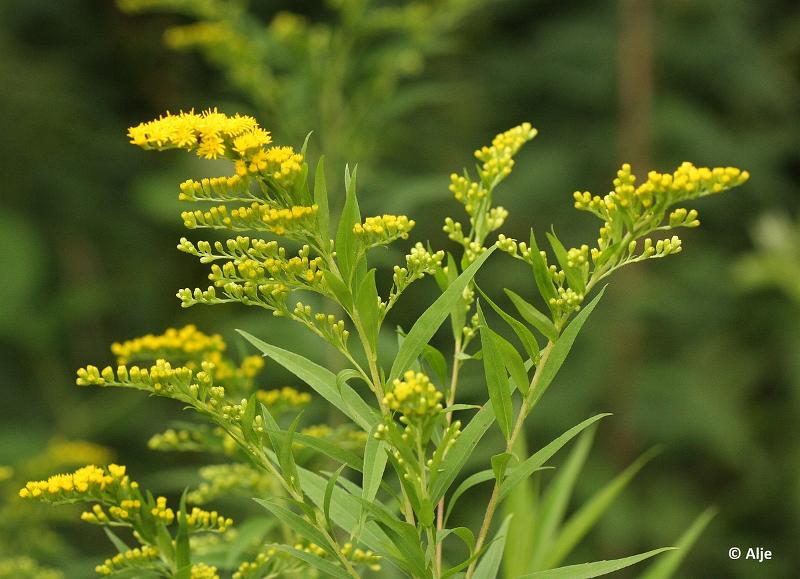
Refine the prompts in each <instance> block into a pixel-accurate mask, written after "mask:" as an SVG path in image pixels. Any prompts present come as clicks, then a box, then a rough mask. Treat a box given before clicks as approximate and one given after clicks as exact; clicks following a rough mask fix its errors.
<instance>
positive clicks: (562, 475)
mask: <svg viewBox="0 0 800 579" xmlns="http://www.w3.org/2000/svg"><path fill="white" fill-rule="evenodd" d="M596 429H597V425H596V424H593V425H592V426H590V427H589V428H587V429H586V430H584V431H583V433H582V434H581V436H580V438H579V439H578V442H577V443H576V444H575V446H574V447H573V449H572V450H571V451H570V453H569V456H568V457H567V460H566V461H565V462H564V465H563V466H562V467H561V468H559V469H558V472H557V474H556V476H555V477H554V478H553V482H551V483H550V485H549V486H548V487H547V492H546V493H545V495H544V498H543V499H542V504H541V508H540V511H539V516H538V518H537V524H536V527H535V533H534V536H535V540H534V542H533V543H534V548H533V550H532V552H531V553H532V554H531V556H530V559H529V561H530V567H529V569H540V568H541V567H542V562H543V561H544V559H545V557H546V556H547V553H548V552H549V551H550V548H551V547H552V544H553V541H554V539H555V536H556V532H557V530H558V527H559V525H561V522H562V521H563V520H564V513H565V512H566V510H567V506H568V505H569V499H570V497H571V496H572V491H573V489H574V487H575V482H576V481H577V480H578V475H579V474H580V472H581V469H582V468H583V465H584V463H585V462H586V457H587V456H588V455H589V449H590V448H591V447H592V441H593V440H594V433H595V430H596Z"/></svg>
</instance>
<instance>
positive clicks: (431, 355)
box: [422, 344, 447, 384]
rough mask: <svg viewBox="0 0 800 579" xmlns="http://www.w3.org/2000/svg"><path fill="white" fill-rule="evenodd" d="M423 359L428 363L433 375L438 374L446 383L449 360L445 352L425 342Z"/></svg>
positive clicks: (442, 381)
mask: <svg viewBox="0 0 800 579" xmlns="http://www.w3.org/2000/svg"><path fill="white" fill-rule="evenodd" d="M422 359H423V360H424V361H425V363H426V364H428V366H429V367H430V369H431V371H432V372H433V375H434V376H436V377H437V378H438V379H439V380H440V381H441V383H442V384H445V383H446V382H447V360H446V359H445V357H444V354H442V353H441V352H440V351H439V350H437V349H436V348H434V347H433V346H431V345H430V344H425V347H424V348H423V349H422Z"/></svg>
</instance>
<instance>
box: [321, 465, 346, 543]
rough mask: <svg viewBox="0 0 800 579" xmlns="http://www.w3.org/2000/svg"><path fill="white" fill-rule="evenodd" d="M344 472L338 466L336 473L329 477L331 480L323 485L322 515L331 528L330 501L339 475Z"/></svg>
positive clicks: (342, 468)
mask: <svg viewBox="0 0 800 579" xmlns="http://www.w3.org/2000/svg"><path fill="white" fill-rule="evenodd" d="M343 470H344V465H342V466H340V467H339V468H338V469H336V472H335V473H333V474H332V475H331V478H329V479H328V483H327V484H326V485H325V497H324V498H323V500H322V514H323V515H325V520H326V521H328V526H329V527H331V529H332V528H333V521H331V499H332V498H333V489H335V488H336V481H337V480H338V479H339V475H340V474H342V471H343Z"/></svg>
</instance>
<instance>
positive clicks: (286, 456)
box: [261, 404, 303, 491]
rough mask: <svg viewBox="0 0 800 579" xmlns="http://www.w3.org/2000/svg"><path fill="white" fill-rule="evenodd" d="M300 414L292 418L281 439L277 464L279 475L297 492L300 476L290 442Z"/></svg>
mask: <svg viewBox="0 0 800 579" xmlns="http://www.w3.org/2000/svg"><path fill="white" fill-rule="evenodd" d="M261 408H262V410H264V409H266V406H264V405H263V404H262V405H261ZM302 414H303V413H302V412H300V413H298V414H297V416H295V417H294V420H292V424H291V425H290V426H289V429H288V430H287V431H286V435H285V436H284V437H283V441H282V443H281V445H280V446H279V447H278V463H279V464H280V466H281V474H282V475H283V478H284V480H285V481H286V483H287V484H288V485H289V486H290V487H291V488H293V489H295V490H296V491H299V490H300V488H301V487H300V475H299V474H298V473H297V464H296V463H295V461H294V452H293V451H292V442H293V440H294V432H295V430H297V424H298V422H300V416H302Z"/></svg>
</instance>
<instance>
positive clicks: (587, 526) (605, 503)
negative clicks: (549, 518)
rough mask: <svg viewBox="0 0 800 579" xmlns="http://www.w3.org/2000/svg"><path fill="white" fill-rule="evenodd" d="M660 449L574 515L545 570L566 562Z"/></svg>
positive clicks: (558, 540)
mask: <svg viewBox="0 0 800 579" xmlns="http://www.w3.org/2000/svg"><path fill="white" fill-rule="evenodd" d="M658 452H659V449H657V448H653V449H650V450H649V451H647V452H645V453H644V454H642V455H641V456H640V457H639V458H637V459H636V460H635V461H634V462H633V464H631V465H630V466H629V467H628V468H626V469H625V470H624V471H622V472H621V473H620V474H619V475H617V476H616V477H615V478H614V479H613V480H612V481H611V482H609V483H608V484H607V485H606V486H604V487H603V488H601V489H600V490H599V491H597V493H595V495H594V496H592V498H591V499H589V500H588V501H587V502H586V504H584V505H583V506H582V507H581V508H580V509H578V511H577V512H576V513H575V514H573V515H572V516H571V517H570V518H569V519H568V520H567V521H566V522H565V523H564V525H563V526H562V527H561V531H560V532H559V534H558V537H557V538H556V540H555V541H554V542H553V546H552V548H551V549H550V551H549V552H548V553H547V559H546V561H545V567H555V566H556V565H558V564H559V563H561V561H563V560H564V559H565V558H566V557H567V555H569V554H570V553H571V552H572V549H574V548H575V546H576V545H577V544H578V543H579V542H580V540H581V539H582V538H583V537H585V536H586V533H588V532H589V531H590V530H591V529H592V527H593V526H594V524H595V523H596V522H597V521H598V520H599V519H600V517H601V516H602V515H603V513H605V512H606V510H608V508H609V507H610V506H611V503H613V502H614V499H616V498H617V496H619V494H620V493H621V492H622V490H623V489H624V488H625V487H626V486H627V485H628V483H629V482H630V481H631V479H633V477H634V476H636V473H638V472H639V471H640V470H641V469H642V467H643V466H644V465H645V464H647V463H648V462H650V460H652V459H653V457H654V456H655V455H656V454H658Z"/></svg>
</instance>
